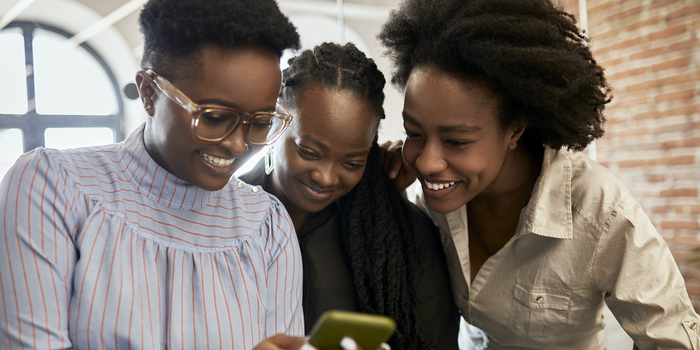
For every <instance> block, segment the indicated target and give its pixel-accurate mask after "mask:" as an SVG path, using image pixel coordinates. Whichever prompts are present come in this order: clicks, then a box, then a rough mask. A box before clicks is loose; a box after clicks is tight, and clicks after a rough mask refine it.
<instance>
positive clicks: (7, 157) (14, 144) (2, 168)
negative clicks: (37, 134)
mask: <svg viewBox="0 0 700 350" xmlns="http://www.w3.org/2000/svg"><path fill="white" fill-rule="evenodd" d="M22 142H23V141H22V130H20V129H0V149H1V150H2V152H0V179H1V178H3V177H4V176H5V174H6V173H7V171H8V170H10V168H11V167H12V165H14V164H15V162H16V161H17V158H18V157H19V156H21V155H22V149H23V147H22Z"/></svg>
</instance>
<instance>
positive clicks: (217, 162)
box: [199, 152, 236, 167]
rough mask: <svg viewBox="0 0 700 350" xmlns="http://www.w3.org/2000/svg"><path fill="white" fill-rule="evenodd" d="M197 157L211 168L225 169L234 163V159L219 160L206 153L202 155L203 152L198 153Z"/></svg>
mask: <svg viewBox="0 0 700 350" xmlns="http://www.w3.org/2000/svg"><path fill="white" fill-rule="evenodd" d="M199 155H200V156H201V157H202V158H203V159H204V161H206V162H207V163H209V164H211V165H213V166H218V167H227V166H229V165H231V164H233V162H235V161H236V158H232V159H225V158H219V157H215V156H212V155H211V154H207V153H203V152H199Z"/></svg>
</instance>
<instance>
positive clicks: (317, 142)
mask: <svg viewBox="0 0 700 350" xmlns="http://www.w3.org/2000/svg"><path fill="white" fill-rule="evenodd" d="M302 138H306V139H309V140H310V141H311V143H313V144H314V145H316V146H318V147H319V148H321V149H322V150H324V151H328V146H327V145H326V144H325V143H323V142H321V141H320V140H319V139H317V138H315V137H313V136H311V135H302ZM368 154H369V150H367V151H357V152H349V153H345V157H347V158H353V157H360V156H366V155H368Z"/></svg>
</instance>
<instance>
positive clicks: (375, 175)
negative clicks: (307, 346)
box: [280, 43, 434, 350]
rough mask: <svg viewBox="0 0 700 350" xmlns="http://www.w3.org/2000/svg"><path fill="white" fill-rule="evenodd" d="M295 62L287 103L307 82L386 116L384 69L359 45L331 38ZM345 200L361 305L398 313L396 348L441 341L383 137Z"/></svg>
mask: <svg viewBox="0 0 700 350" xmlns="http://www.w3.org/2000/svg"><path fill="white" fill-rule="evenodd" d="M288 63H289V67H288V68H287V69H285V70H284V72H283V78H282V88H281V90H280V102H282V103H283V104H284V105H289V106H296V103H297V102H298V101H299V98H300V96H301V94H302V92H303V89H304V87H306V86H308V85H311V84H323V85H324V86H326V87H329V88H334V89H338V90H343V91H350V92H352V93H354V94H355V95H356V96H357V97H359V98H363V99H366V100H367V101H368V102H369V103H370V104H371V105H372V106H373V107H374V110H375V111H376V114H377V118H379V119H383V118H384V108H383V107H382V104H383V102H384V92H383V88H384V85H385V79H384V75H383V74H382V73H381V72H380V71H379V70H378V69H377V65H376V64H375V63H374V61H373V60H372V59H369V58H367V57H366V56H365V54H364V53H362V52H361V51H360V50H358V49H357V47H355V45H353V44H351V43H348V44H345V45H344V46H340V45H338V44H333V43H323V44H321V45H319V46H316V47H315V48H314V49H313V50H306V51H304V52H302V53H301V54H300V55H299V56H297V57H294V58H291V59H290V60H289V61H288ZM340 201H341V202H340V203H341V206H342V207H343V211H342V214H341V215H342V216H341V226H342V231H341V234H342V242H343V247H344V249H345V253H346V259H347V261H348V262H349V264H350V269H351V271H352V277H353V281H354V285H355V290H356V293H357V296H358V301H359V305H360V310H361V311H362V312H366V313H372V314H381V315H385V316H389V317H391V318H392V319H394V320H395V322H396V325H397V327H396V332H395V333H394V336H393V337H392V338H391V339H390V340H389V345H391V347H392V349H395V350H402V349H415V348H426V349H432V348H434V346H433V345H432V344H430V342H429V341H428V340H427V338H426V336H425V334H424V331H423V328H422V325H421V323H420V322H419V320H418V317H417V315H416V306H417V305H418V303H419V298H418V292H417V290H416V286H417V273H416V271H417V270H418V266H419V264H420V262H419V261H417V259H418V255H417V249H416V242H415V234H414V231H413V230H414V228H413V226H412V225H410V224H409V222H410V218H411V216H412V215H414V214H413V212H412V211H411V208H410V207H409V206H410V205H411V204H410V203H408V202H406V201H404V200H403V198H402V197H401V194H400V193H399V192H398V190H397V189H396V187H395V186H394V184H393V183H392V182H391V180H389V178H388V176H387V175H386V174H385V172H384V170H383V167H382V165H381V152H380V148H379V145H378V144H377V139H376V137H375V140H374V142H373V143H372V147H371V149H370V153H369V155H368V157H367V163H366V166H365V171H364V174H363V176H362V179H361V180H360V182H359V183H358V184H357V185H356V186H355V187H354V188H353V190H352V191H350V192H349V193H348V194H347V195H345V196H343V197H342V198H341V199H340ZM419 344H420V345H419Z"/></svg>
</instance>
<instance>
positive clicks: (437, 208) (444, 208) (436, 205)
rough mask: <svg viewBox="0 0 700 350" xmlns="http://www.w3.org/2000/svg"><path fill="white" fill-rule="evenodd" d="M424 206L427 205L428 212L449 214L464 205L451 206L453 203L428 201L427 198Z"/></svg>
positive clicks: (455, 204)
mask: <svg viewBox="0 0 700 350" xmlns="http://www.w3.org/2000/svg"><path fill="white" fill-rule="evenodd" d="M425 204H427V205H428V208H430V210H432V211H434V212H436V213H440V214H448V213H451V212H453V211H455V210H457V209H459V208H461V207H462V206H463V205H464V203H462V204H459V203H454V204H453V203H449V202H447V203H446V201H440V200H429V199H427V198H426V199H425Z"/></svg>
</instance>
